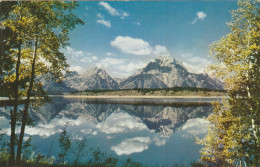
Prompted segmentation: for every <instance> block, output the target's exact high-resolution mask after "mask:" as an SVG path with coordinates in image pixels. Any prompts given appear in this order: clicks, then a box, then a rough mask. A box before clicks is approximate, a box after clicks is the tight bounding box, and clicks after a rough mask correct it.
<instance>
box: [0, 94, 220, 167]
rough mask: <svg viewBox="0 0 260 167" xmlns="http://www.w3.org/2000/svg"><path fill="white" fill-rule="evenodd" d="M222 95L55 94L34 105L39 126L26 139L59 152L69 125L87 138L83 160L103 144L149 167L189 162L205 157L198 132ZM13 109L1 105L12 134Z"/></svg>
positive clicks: (0, 115) (1, 120) (4, 127)
mask: <svg viewBox="0 0 260 167" xmlns="http://www.w3.org/2000/svg"><path fill="white" fill-rule="evenodd" d="M216 100H220V99H217V98H206V99H204V98H202V99H195V98H192V99H189V98H184V99H178V98H177V99H85V98H63V97H56V98H55V97H53V104H45V105H43V106H41V107H40V108H39V109H33V108H31V109H30V116H31V118H32V119H33V120H34V121H35V126H34V127H30V128H29V127H26V130H25V138H28V137H29V136H32V144H33V145H36V146H37V147H36V149H35V152H40V153H42V154H45V155H53V156H55V157H57V155H58V152H59V148H58V145H59V144H58V139H59V134H60V132H61V130H62V128H64V127H65V126H66V124H67V125H68V126H67V132H68V134H69V136H70V138H71V139H72V141H73V142H72V146H76V143H77V142H79V141H81V140H82V139H84V138H86V139H87V141H86V144H87V149H86V151H85V152H82V156H81V157H80V158H79V162H86V161H87V160H88V159H89V157H90V154H91V150H93V149H96V148H100V150H101V151H102V152H104V153H105V154H106V155H112V156H115V157H117V158H118V159H119V163H120V162H123V161H126V159H127V158H129V157H130V158H131V159H132V160H133V161H136V162H140V163H142V164H145V165H149V166H156V165H159V166H162V165H165V166H171V165H173V164H189V163H190V162H192V161H196V160H198V159H199V150H200V148H201V146H200V145H197V144H196V143H195V138H194V136H198V137H202V136H203V135H205V133H206V132H207V127H208V126H209V125H210V124H209V122H208V121H206V120H205V118H207V117H208V115H209V114H210V113H211V112H212V110H213V107H212V106H211V105H210V103H209V101H216ZM198 102H199V103H198ZM22 107H23V106H22V104H21V105H20V108H22ZM10 108H11V106H8V105H5V106H2V107H0V128H1V132H5V133H7V134H10V129H9V128H10V125H9V118H10V114H9V110H10ZM18 132H19V131H18ZM66 159H67V161H68V162H72V161H73V160H74V159H75V155H74V154H72V153H71V154H70V155H68V157H67V158H66Z"/></svg>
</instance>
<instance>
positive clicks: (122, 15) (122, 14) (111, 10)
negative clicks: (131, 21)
mask: <svg viewBox="0 0 260 167" xmlns="http://www.w3.org/2000/svg"><path fill="white" fill-rule="evenodd" d="M98 4H99V5H100V6H102V7H103V8H104V9H105V10H106V11H107V12H108V13H109V14H110V15H112V16H119V17H120V18H121V19H124V18H125V17H127V16H129V13H127V12H124V11H118V10H116V9H115V8H113V7H112V6H110V5H109V4H108V3H107V2H99V3H98Z"/></svg>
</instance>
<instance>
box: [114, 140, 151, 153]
mask: <svg viewBox="0 0 260 167" xmlns="http://www.w3.org/2000/svg"><path fill="white" fill-rule="evenodd" d="M150 143H151V140H150V138H149V137H134V138H130V139H126V140H124V141H123V142H121V143H120V144H118V145H117V146H112V147H111V150H113V151H115V153H116V154H117V155H124V154H125V155H130V154H132V153H138V152H143V151H144V150H147V149H148V148H149V144H150Z"/></svg>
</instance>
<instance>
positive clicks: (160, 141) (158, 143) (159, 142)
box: [153, 136, 169, 146]
mask: <svg viewBox="0 0 260 167" xmlns="http://www.w3.org/2000/svg"><path fill="white" fill-rule="evenodd" d="M168 139H169V137H168V136H167V137H159V136H155V137H154V138H153V142H154V144H155V145H156V146H164V145H165V144H166V142H167V140H168Z"/></svg>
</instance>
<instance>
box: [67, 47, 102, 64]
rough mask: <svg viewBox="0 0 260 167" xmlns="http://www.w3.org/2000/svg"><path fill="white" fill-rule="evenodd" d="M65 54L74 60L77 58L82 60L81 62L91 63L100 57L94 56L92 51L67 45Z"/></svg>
mask: <svg viewBox="0 0 260 167" xmlns="http://www.w3.org/2000/svg"><path fill="white" fill-rule="evenodd" d="M65 55H66V56H67V57H70V58H72V59H73V60H77V61H78V60H80V62H82V63H91V62H93V61H95V60H97V59H98V58H97V57H96V56H93V55H92V54H91V53H88V52H83V51H81V50H76V49H74V48H71V47H69V46H68V47H66V50H65Z"/></svg>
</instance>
